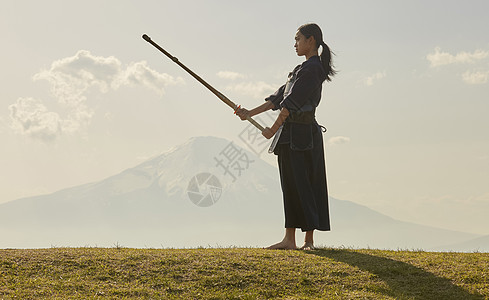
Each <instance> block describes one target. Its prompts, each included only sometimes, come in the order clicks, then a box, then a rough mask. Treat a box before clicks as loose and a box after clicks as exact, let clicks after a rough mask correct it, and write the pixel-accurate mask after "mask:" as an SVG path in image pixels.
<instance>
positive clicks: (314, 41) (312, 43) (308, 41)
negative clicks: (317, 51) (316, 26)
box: [307, 35, 317, 47]
mask: <svg viewBox="0 0 489 300" xmlns="http://www.w3.org/2000/svg"><path fill="white" fill-rule="evenodd" d="M307 43H308V44H310V45H311V46H313V47H316V45H317V44H316V39H315V38H314V36H313V35H311V36H310V37H309V38H308V39H307Z"/></svg>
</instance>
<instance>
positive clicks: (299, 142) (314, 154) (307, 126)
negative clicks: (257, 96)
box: [236, 24, 336, 249]
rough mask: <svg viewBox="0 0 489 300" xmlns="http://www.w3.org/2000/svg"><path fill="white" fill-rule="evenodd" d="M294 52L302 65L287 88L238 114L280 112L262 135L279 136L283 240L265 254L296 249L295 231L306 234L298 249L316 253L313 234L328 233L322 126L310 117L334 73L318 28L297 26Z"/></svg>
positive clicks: (240, 110)
mask: <svg viewBox="0 0 489 300" xmlns="http://www.w3.org/2000/svg"><path fill="white" fill-rule="evenodd" d="M319 46H321V47H322V51H321V56H319ZM294 47H295V51H296V52H297V55H299V56H304V57H305V59H306V61H305V62H304V63H302V64H301V65H299V66H297V67H296V68H295V69H294V70H293V71H292V72H291V73H290V74H289V77H288V80H287V83H286V84H285V85H283V86H281V87H280V88H279V89H278V90H277V91H276V92H275V93H274V94H273V95H271V96H269V97H268V98H266V99H265V103H264V104H262V105H260V106H258V107H256V108H254V109H252V110H247V109H245V108H240V109H238V110H237V111H236V114H237V115H238V116H239V117H240V118H241V119H242V120H246V118H247V116H250V117H252V116H254V115H257V114H259V113H262V112H265V111H267V110H269V109H273V110H277V109H280V114H279V115H278V117H277V120H276V121H275V123H274V124H273V125H272V127H271V128H269V127H267V128H265V130H264V131H263V132H262V134H263V136H264V137H266V138H267V139H270V138H271V137H272V136H274V135H275V134H276V133H277V131H278V133H277V136H276V137H275V139H278V141H277V145H276V147H275V149H274V150H273V152H274V153H275V154H276V155H277V158H278V166H279V171H280V181H281V185H282V193H283V199H284V211H285V228H286V229H285V236H284V238H283V240H282V241H281V242H279V243H277V244H274V245H272V246H270V247H268V248H267V249H297V246H296V242H295V230H296V228H301V230H302V231H303V232H306V234H305V239H304V245H303V246H302V247H301V248H300V249H314V238H313V234H314V230H322V231H329V230H330V222H329V209H328V191H327V186H326V167H325V160H324V148H323V138H322V133H321V131H322V130H321V129H322V128H323V127H322V126H320V125H318V123H317V122H316V120H315V117H314V114H315V109H316V107H317V106H318V105H319V102H320V100H321V90H322V83H323V82H324V81H325V80H327V81H331V77H332V76H334V75H335V73H336V72H335V70H334V69H333V65H332V61H331V51H330V49H329V47H328V46H327V45H326V44H325V43H324V41H323V35H322V32H321V29H320V28H319V26H318V25H316V24H305V25H303V26H301V27H299V29H298V30H297V33H296V35H295V45H294ZM279 129H280V130H279Z"/></svg>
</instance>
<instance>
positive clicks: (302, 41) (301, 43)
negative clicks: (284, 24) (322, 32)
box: [294, 31, 315, 56]
mask: <svg viewBox="0 0 489 300" xmlns="http://www.w3.org/2000/svg"><path fill="white" fill-rule="evenodd" d="M314 44H315V41H314V38H313V37H312V36H310V37H309V38H306V36H305V35H303V34H302V33H301V32H300V31H297V33H296V34H295V44H294V47H295V52H297V55H298V56H303V55H306V54H307V53H309V52H310V51H311V48H312V47H313V45H314Z"/></svg>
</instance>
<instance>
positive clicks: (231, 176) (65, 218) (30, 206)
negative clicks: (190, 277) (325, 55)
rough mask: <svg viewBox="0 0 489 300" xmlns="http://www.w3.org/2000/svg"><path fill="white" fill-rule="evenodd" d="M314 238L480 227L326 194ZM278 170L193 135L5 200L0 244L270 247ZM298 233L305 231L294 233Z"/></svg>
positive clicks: (328, 240) (412, 238) (422, 235)
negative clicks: (431, 223)
mask: <svg viewBox="0 0 489 300" xmlns="http://www.w3.org/2000/svg"><path fill="white" fill-rule="evenodd" d="M330 210H331V218H332V231H331V232H325V233H317V234H316V244H317V245H323V246H342V245H343V246H347V247H348V246H352V247H372V248H386V249H397V248H402V249H431V248H434V247H439V246H440V245H450V244H456V243H461V242H464V241H468V240H471V239H474V238H477V237H478V236H476V235H472V234H467V233H462V232H454V231H449V230H443V229H438V228H433V227H428V226H422V225H417V224H412V223H407V222H401V221H398V220H395V219H392V218H390V217H388V216H385V215H383V214H380V213H378V212H376V211H373V210H371V209H369V208H367V207H365V206H362V205H358V204H355V203H353V202H349V201H344V200H337V199H334V198H331V199H330ZM283 224H284V219H283V205H282V196H281V190H280V179H279V174H278V169H277V168H276V167H274V166H271V165H269V164H268V163H266V162H264V161H263V160H261V159H260V158H259V157H257V156H256V155H255V154H253V153H252V152H250V151H248V150H246V149H243V148H240V147H239V146H237V145H236V144H235V143H233V142H231V141H228V140H225V139H221V138H216V137H195V138H192V139H190V140H188V141H187V142H186V143H184V144H182V145H179V146H177V147H174V148H172V149H170V150H169V151H167V152H165V153H163V154H161V155H159V156H157V157H154V158H152V159H149V160H147V161H145V162H143V163H142V164H140V165H138V166H135V167H133V168H129V169H127V170H125V171H123V172H121V173H119V174H116V175H114V176H111V177H109V178H106V179H105V180H102V181H100V182H94V183H89V184H84V185H80V186H76V187H72V188H67V189H64V190H61V191H58V192H55V193H52V194H49V195H42V196H36V197H29V198H23V199H19V200H15V201H11V202H8V203H4V204H1V205H0V248H6V247H12V248H24V247H26V248H39V247H51V246H113V245H122V246H127V247H178V248H180V247H198V246H252V247H254V246H260V247H262V246H267V245H269V244H272V243H274V242H277V241H279V240H280V239H281V238H282V236H283V232H284V228H283ZM300 239H302V235H301V236H300V237H299V236H298V240H299V241H300Z"/></svg>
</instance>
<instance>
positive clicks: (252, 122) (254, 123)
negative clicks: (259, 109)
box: [246, 116, 265, 132]
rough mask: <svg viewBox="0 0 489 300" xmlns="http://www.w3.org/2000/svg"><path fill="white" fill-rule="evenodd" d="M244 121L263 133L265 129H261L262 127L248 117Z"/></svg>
mask: <svg viewBox="0 0 489 300" xmlns="http://www.w3.org/2000/svg"><path fill="white" fill-rule="evenodd" d="M246 120H248V121H249V122H250V123H251V124H253V125H254V126H255V127H256V128H258V130H260V131H261V132H263V130H265V128H263V126H261V125H260V124H259V123H258V122H257V121H255V120H253V119H252V118H251V117H250V116H248V117H246Z"/></svg>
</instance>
